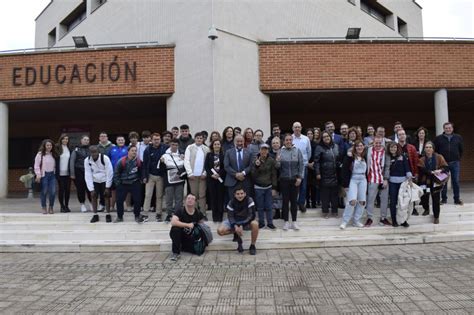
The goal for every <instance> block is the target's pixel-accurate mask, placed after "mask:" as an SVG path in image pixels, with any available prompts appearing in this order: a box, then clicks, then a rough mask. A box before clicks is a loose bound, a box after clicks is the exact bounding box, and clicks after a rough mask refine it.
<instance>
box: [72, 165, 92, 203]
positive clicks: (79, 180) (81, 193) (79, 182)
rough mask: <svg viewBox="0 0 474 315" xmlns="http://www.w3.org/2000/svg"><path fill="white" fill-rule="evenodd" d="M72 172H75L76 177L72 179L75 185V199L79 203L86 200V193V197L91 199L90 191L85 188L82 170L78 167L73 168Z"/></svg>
mask: <svg viewBox="0 0 474 315" xmlns="http://www.w3.org/2000/svg"><path fill="white" fill-rule="evenodd" d="M74 172H75V173H76V179H75V180H74V185H76V189H77V199H78V200H79V203H84V202H85V201H86V194H87V199H88V200H89V201H91V193H90V192H89V190H88V189H87V185H86V178H85V175H84V170H83V169H80V168H75V169H74Z"/></svg>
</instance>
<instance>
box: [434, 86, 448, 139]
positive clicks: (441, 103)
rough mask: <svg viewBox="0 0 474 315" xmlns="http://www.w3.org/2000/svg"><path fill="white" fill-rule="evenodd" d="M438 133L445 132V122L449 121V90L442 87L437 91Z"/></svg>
mask: <svg viewBox="0 0 474 315" xmlns="http://www.w3.org/2000/svg"><path fill="white" fill-rule="evenodd" d="M435 120H436V135H440V134H442V133H443V124H444V123H445V122H447V121H449V111H448V91H446V89H442V90H439V91H436V93H435Z"/></svg>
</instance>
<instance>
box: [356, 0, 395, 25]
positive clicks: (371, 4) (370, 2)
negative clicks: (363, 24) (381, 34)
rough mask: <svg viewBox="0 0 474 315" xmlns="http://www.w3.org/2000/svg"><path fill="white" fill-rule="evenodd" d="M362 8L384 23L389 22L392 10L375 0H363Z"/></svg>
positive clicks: (361, 2)
mask: <svg viewBox="0 0 474 315" xmlns="http://www.w3.org/2000/svg"><path fill="white" fill-rule="evenodd" d="M360 8H361V10H362V11H364V12H366V13H367V14H369V15H370V16H372V17H374V18H376V19H377V20H379V21H380V22H382V23H383V24H387V20H388V18H389V17H390V16H391V15H392V12H390V11H389V10H388V9H387V8H385V7H384V6H382V5H381V4H380V3H378V2H377V1H375V0H361V1H360Z"/></svg>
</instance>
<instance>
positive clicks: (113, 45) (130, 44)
mask: <svg viewBox="0 0 474 315" xmlns="http://www.w3.org/2000/svg"><path fill="white" fill-rule="evenodd" d="M158 45H160V44H159V43H158V41H149V42H127V43H108V44H94V45H89V47H88V48H76V46H57V47H56V46H52V47H39V48H23V49H11V50H3V51H0V54H19V53H23V54H26V53H35V52H54V51H65V50H75V49H77V50H78V51H81V50H94V49H101V48H132V47H133V48H139V47H149V46H158Z"/></svg>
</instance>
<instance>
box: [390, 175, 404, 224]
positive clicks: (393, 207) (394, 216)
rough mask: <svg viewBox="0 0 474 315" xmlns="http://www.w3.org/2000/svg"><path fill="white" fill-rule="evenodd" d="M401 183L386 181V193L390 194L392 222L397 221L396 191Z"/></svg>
mask: <svg viewBox="0 0 474 315" xmlns="http://www.w3.org/2000/svg"><path fill="white" fill-rule="evenodd" d="M401 185H402V184H401V183H400V184H396V183H388V194H389V196H390V216H391V217H392V223H397V203H398V192H399V191H400V186H401ZM402 223H403V222H402Z"/></svg>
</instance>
